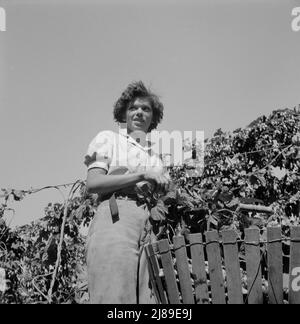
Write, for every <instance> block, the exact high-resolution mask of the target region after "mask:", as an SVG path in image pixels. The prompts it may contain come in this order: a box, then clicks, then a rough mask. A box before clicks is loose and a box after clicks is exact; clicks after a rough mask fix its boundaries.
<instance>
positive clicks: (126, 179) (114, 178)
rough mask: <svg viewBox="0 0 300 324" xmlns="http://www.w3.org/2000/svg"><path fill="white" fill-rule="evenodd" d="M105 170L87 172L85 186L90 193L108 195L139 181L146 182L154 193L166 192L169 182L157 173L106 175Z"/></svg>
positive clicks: (96, 169) (93, 169)
mask: <svg viewBox="0 0 300 324" xmlns="http://www.w3.org/2000/svg"><path fill="white" fill-rule="evenodd" d="M106 173H107V172H106V170H104V169H101V168H92V169H90V170H88V174H87V180H86V185H87V189H88V191H89V192H90V193H102V194H105V193H109V192H114V191H117V190H119V189H123V188H126V187H130V186H133V185H135V184H136V183H138V182H140V181H148V182H150V183H152V184H153V185H154V186H155V190H156V191H167V189H168V186H169V180H168V179H167V178H166V177H165V176H163V175H162V174H159V173H157V172H138V173H130V174H124V175H107V174H106Z"/></svg>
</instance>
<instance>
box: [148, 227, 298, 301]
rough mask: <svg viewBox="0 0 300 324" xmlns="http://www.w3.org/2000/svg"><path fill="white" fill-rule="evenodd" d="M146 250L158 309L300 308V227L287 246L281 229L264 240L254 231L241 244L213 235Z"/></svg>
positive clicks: (226, 234)
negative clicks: (214, 306) (175, 306)
mask: <svg viewBox="0 0 300 324" xmlns="http://www.w3.org/2000/svg"><path fill="white" fill-rule="evenodd" d="M284 242H286V243H285V247H287V248H288V250H289V255H288V256H287V255H284V253H283V243H284ZM145 249H146V255H147V260H148V266H149V274H150V280H151V283H152V287H153V290H154V293H155V295H156V298H157V301H158V303H160V304H168V303H169V304H194V303H196V304H208V303H212V304H243V303H248V304H263V303H269V304H283V303H290V304H300V226H293V227H291V228H290V239H289V241H286V239H285V240H284V239H283V238H282V235H281V228H280V227H269V228H267V240H266V241H261V240H260V239H259V230H258V229H256V228H255V229H254V228H251V229H246V230H245V237H244V239H243V240H240V239H238V237H237V234H236V232H235V231H233V230H226V231H222V232H220V233H219V232H217V231H209V232H207V233H206V234H205V236H204V237H203V236H202V234H200V233H197V234H190V235H189V236H188V238H187V240H185V238H184V237H183V236H174V238H173V242H172V244H169V241H168V240H167V239H164V240H160V241H158V242H156V243H153V244H148V245H147V246H146V247H145ZM287 262H288V269H289V271H288V273H287V274H285V276H286V277H288V285H286V288H285V289H284V284H283V278H284V269H285V268H286V263H287Z"/></svg>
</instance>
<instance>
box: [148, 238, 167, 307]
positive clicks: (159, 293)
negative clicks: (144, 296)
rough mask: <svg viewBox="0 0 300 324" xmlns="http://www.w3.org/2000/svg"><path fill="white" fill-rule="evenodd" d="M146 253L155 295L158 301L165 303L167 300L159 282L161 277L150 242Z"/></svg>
mask: <svg viewBox="0 0 300 324" xmlns="http://www.w3.org/2000/svg"><path fill="white" fill-rule="evenodd" d="M146 253H147V257H148V263H149V268H150V275H151V276H152V277H153V280H154V281H155V282H154V284H153V288H154V291H155V293H156V294H157V297H158V298H159V300H160V303H162V304H167V303H168V301H167V298H166V296H165V292H164V289H163V284H162V282H161V278H160V275H159V264H158V261H157V257H156V255H155V252H154V249H153V246H152V244H149V245H147V246H146Z"/></svg>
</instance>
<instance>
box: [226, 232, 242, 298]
mask: <svg viewBox="0 0 300 324" xmlns="http://www.w3.org/2000/svg"><path fill="white" fill-rule="evenodd" d="M222 240H223V247H224V259H225V269H226V282H227V291H228V303H229V304H243V293H242V283H241V270H240V262H239V254H238V245H237V234H236V232H235V231H233V230H227V231H223V232H222Z"/></svg>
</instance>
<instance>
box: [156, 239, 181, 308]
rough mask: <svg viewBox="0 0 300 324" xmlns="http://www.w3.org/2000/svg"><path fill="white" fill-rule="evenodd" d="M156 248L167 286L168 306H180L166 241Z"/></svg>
mask: <svg viewBox="0 0 300 324" xmlns="http://www.w3.org/2000/svg"><path fill="white" fill-rule="evenodd" d="M158 248H159V252H160V255H161V262H162V266H163V269H164V275H165V280H166V285H167V293H168V297H169V301H170V304H180V299H179V292H178V288H177V282H176V277H175V272H174V268H173V261H172V255H171V252H170V246H169V243H168V240H167V239H164V240H161V241H159V242H158Z"/></svg>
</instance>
